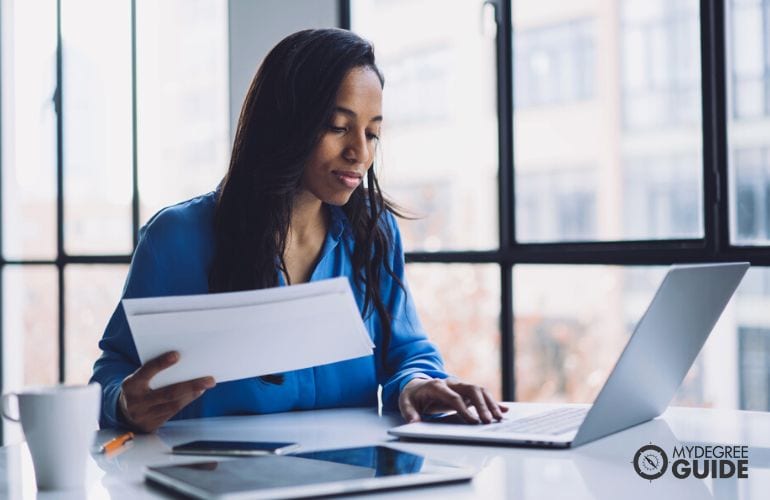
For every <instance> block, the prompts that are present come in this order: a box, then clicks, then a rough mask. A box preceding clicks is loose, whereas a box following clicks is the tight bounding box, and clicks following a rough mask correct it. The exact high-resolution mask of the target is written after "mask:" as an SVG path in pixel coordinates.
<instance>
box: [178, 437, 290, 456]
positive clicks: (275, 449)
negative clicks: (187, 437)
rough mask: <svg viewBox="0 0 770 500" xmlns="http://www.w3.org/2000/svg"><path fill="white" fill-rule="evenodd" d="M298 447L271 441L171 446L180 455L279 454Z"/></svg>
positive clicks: (192, 443)
mask: <svg viewBox="0 0 770 500" xmlns="http://www.w3.org/2000/svg"><path fill="white" fill-rule="evenodd" d="M297 449H299V445H298V444H297V443H283V442H280V443H277V442H273V441H191V442H189V443H184V444H180V445H177V446H174V447H173V448H171V452H172V453H176V454H181V455H229V456H254V455H281V454H284V453H289V452H291V451H295V450H297Z"/></svg>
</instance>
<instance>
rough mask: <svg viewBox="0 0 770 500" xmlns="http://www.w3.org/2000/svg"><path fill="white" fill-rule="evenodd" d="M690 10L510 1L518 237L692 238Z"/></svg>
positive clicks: (695, 105)
mask: <svg viewBox="0 0 770 500" xmlns="http://www.w3.org/2000/svg"><path fill="white" fill-rule="evenodd" d="M698 5H699V4H698V1H697V0H677V1H670V0H613V1H608V2H593V3H591V4H590V5H588V4H585V3H584V2H581V3H579V4H570V5H563V4H561V3H554V2H551V3H548V4H543V2H540V1H538V0H521V1H517V2H516V8H514V9H513V45H514V53H513V57H514V61H513V67H514V82H513V88H514V96H513V100H514V107H515V109H514V127H513V129H514V138H513V139H514V165H515V187H516V189H515V195H516V239H517V240H518V241H519V242H525V243H531V242H551V241H557V242H561V241H612V240H636V239H679V238H701V237H703V220H702V212H703V201H702V194H701V193H702V159H701V158H702V148H701V134H702V133H701V92H700V44H699V43H700V42H699V40H700V33H699V26H700V21H699V6H698Z"/></svg>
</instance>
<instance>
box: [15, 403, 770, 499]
mask: <svg viewBox="0 0 770 500" xmlns="http://www.w3.org/2000/svg"><path fill="white" fill-rule="evenodd" d="M535 408H537V409H542V408H547V405H525V407H524V409H525V410H529V411H531V410H533V409H535ZM400 422H401V420H400V417H399V416H397V415H385V416H382V417H381V416H378V415H377V414H376V412H375V410H374V409H369V408H366V409H363V408H353V409H338V410H319V411H309V412H294V413H282V414H272V415H259V416H247V417H221V418H212V419H201V420H186V421H179V422H171V423H169V424H167V425H166V426H164V427H163V428H162V429H160V430H159V431H158V432H157V433H156V434H152V435H143V436H138V437H137V439H136V440H135V442H134V443H133V444H132V445H130V446H128V447H126V448H125V449H124V450H122V451H120V452H118V453H117V454H115V455H112V456H104V455H94V456H93V459H92V460H90V461H89V470H88V480H87V487H86V491H85V492H83V491H80V492H72V493H71V494H62V493H42V494H37V492H36V488H35V483H34V472H33V469H32V462H31V459H30V456H29V452H28V450H27V447H26V445H24V444H20V445H12V446H6V447H3V448H2V449H0V498H39V499H54V498H57V499H64V498H67V499H69V498H73V499H74V498H78V499H79V498H89V499H96V498H113V499H141V498H165V497H164V496H163V495H162V494H161V493H159V492H157V491H156V490H153V489H151V488H150V487H148V486H146V485H145V484H144V482H143V468H144V466H145V465H148V464H153V465H157V464H168V463H182V462H190V461H194V460H195V457H184V456H175V455H171V454H170V448H171V446H173V445H175V444H179V443H182V442H185V441H190V440H193V439H229V440H236V439H237V440H274V441H275V440H280V441H296V442H298V443H301V445H302V447H303V450H304V451H310V450H317V449H323V448H337V447H349V446H361V445H369V444H375V443H380V444H382V443H386V444H387V445H389V446H393V447H395V448H400V449H403V450H406V451H411V452H416V453H419V454H423V455H429V456H433V457H436V458H441V459H444V460H449V461H453V462H457V463H462V464H468V465H472V466H474V467H476V468H478V469H479V473H478V474H477V476H476V477H475V479H474V480H473V481H472V482H470V483H463V484H456V485H447V486H437V487H428V488H422V489H412V490H401V491H394V492H387V493H381V494H379V496H381V497H384V496H388V497H399V498H441V499H455V498H463V499H466V498H483V499H508V498H515V499H541V498H543V499H549V500H550V499H554V498H570V499H583V498H585V499H588V498H591V499H593V498H596V499H604V498H607V499H609V498H612V499H615V498H627V499H634V498H639V499H644V500H649V499H650V498H678V499H684V498H712V497H713V498H724V499H733V498H745V499H749V498H752V499H762V498H768V491H770V414H769V413H757V412H739V411H718V410H700V409H687V408H671V409H669V410H668V411H667V412H666V413H665V414H664V416H663V417H662V418H661V419H657V420H655V421H652V422H648V423H646V424H643V425H641V426H637V427H635V428H633V429H629V430H627V431H624V432H621V433H618V434H615V435H613V436H610V437H608V438H605V439H602V440H599V441H596V442H594V443H591V444H588V445H585V446H582V447H579V448H576V449H574V450H538V449H524V448H511V447H496V446H472V445H451V444H433V443H418V442H400V441H395V440H393V439H392V438H390V437H389V436H388V435H387V434H386V430H387V429H388V428H389V427H392V426H395V425H398V424H399V423H400ZM115 434H116V433H115V432H114V431H100V432H99V436H98V439H97V441H99V442H104V441H106V440H108V439H109V438H110V437H112V436H114V435H115ZM649 442H653V443H656V444H665V446H664V449H668V445H673V444H677V442H688V443H708V444H729V445H749V446H750V461H749V478H748V479H735V478H733V479H705V480H699V479H694V478H689V479H686V480H682V479H676V478H674V477H673V476H671V474H670V473H667V474H666V475H665V476H664V477H663V478H661V479H658V480H655V481H653V482H649V481H646V480H644V479H642V478H640V477H639V476H638V475H637V474H636V473H635V472H634V469H633V467H632V465H631V459H632V458H633V456H634V453H636V450H637V449H639V447H640V446H642V445H645V444H648V443H649Z"/></svg>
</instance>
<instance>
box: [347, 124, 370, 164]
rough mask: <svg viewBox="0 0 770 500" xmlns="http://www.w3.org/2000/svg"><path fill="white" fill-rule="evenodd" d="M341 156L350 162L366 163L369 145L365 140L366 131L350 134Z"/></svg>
mask: <svg viewBox="0 0 770 500" xmlns="http://www.w3.org/2000/svg"><path fill="white" fill-rule="evenodd" d="M343 157H344V158H345V159H346V160H348V161H351V162H356V163H364V164H365V163H368V161H369V147H368V145H367V142H366V132H362V133H360V134H351V137H350V140H349V141H348V143H347V144H346V145H345V150H344V151H343Z"/></svg>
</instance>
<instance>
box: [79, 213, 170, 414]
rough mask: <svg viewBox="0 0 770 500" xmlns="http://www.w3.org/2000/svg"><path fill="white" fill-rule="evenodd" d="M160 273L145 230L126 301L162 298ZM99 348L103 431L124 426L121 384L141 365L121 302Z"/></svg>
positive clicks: (96, 372) (95, 377)
mask: <svg viewBox="0 0 770 500" xmlns="http://www.w3.org/2000/svg"><path fill="white" fill-rule="evenodd" d="M160 271H161V270H160V269H159V266H158V263H157V258H156V256H155V253H154V251H153V247H152V243H151V242H150V239H149V235H148V234H147V232H146V228H145V229H143V231H142V235H141V238H140V239H139V243H138V245H137V247H136V251H135V252H134V256H133V258H132V260H131V267H130V269H129V271H128V277H127V278H126V284H125V286H124V288H123V298H131V297H146V296H152V295H161V294H162V293H161V288H162V283H161V281H160V279H159V277H160V276H161V274H162V273H161V272H160ZM99 348H100V349H101V350H102V354H101V356H100V357H99V359H97V360H96V363H95V364H94V371H93V374H92V375H91V382H98V383H99V384H100V385H101V386H102V409H101V413H100V417H99V425H100V427H102V428H111V427H121V426H123V423H122V422H121V421H120V420H119V418H118V413H117V402H118V396H119V394H120V385H121V383H122V382H123V379H124V378H126V377H127V376H128V375H130V374H131V373H132V372H134V371H135V370H136V369H137V368H139V366H140V365H141V363H140V361H139V355H138V354H137V352H136V346H135V345H134V339H133V337H132V336H131V331H130V330H129V327H128V322H127V321H126V314H125V312H124V311H123V305H122V304H121V303H118V306H117V307H116V308H115V312H114V313H113V314H112V317H111V318H110V321H109V323H107V327H106V328H105V331H104V335H103V336H102V339H101V341H99Z"/></svg>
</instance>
